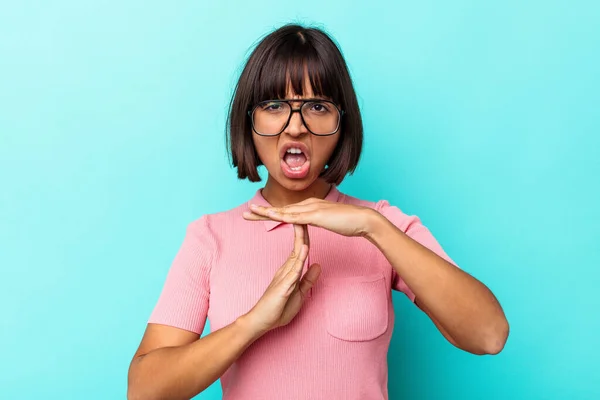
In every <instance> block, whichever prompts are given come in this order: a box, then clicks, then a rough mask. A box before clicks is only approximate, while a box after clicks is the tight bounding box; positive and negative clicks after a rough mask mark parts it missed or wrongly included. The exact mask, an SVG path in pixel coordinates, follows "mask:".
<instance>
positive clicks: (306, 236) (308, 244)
mask: <svg viewBox="0 0 600 400" xmlns="http://www.w3.org/2000/svg"><path fill="white" fill-rule="evenodd" d="M302 228H303V229H304V243H305V244H306V245H307V246H308V249H309V250H310V237H309V236H308V225H302Z"/></svg>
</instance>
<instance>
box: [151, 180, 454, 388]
mask: <svg viewBox="0 0 600 400" xmlns="http://www.w3.org/2000/svg"><path fill="white" fill-rule="evenodd" d="M326 200H329V201H337V202H341V203H346V204H355V205H362V206H367V207H371V208H375V209H377V210H378V211H379V212H381V213H382V214H383V215H384V216H386V217H387V218H388V219H389V220H390V221H391V222H392V223H394V224H395V225H396V226H397V227H398V228H399V229H400V230H402V231H403V232H405V233H406V234H407V235H408V236H410V237H412V238H413V239H415V240H416V241H418V242H420V243H421V244H423V245H424V246H426V247H428V248H429V249H431V250H433V251H434V252H435V253H437V254H438V255H440V256H442V257H444V258H445V259H447V260H449V261H452V260H450V259H449V258H448V256H447V255H446V254H445V253H444V251H443V250H442V248H441V247H440V245H439V244H438V243H437V241H436V240H435V239H434V237H433V236H432V235H431V233H430V232H429V230H427V228H425V227H424V226H423V225H422V224H421V223H420V221H419V219H418V218H417V217H416V216H408V215H406V214H404V213H402V212H401V211H400V210H399V209H398V208H397V207H394V206H390V204H389V203H388V202H387V201H385V200H382V201H379V202H377V203H372V202H367V201H362V200H359V199H356V198H353V197H350V196H346V195H344V194H342V193H340V192H339V191H338V189H337V188H336V187H332V189H331V190H330V192H329V194H328V195H327V197H326ZM250 203H255V204H261V205H268V203H267V201H266V200H265V199H264V198H263V197H262V195H261V192H260V190H258V191H257V192H256V195H255V196H254V198H253V199H252V200H251V201H250V202H248V203H245V204H243V205H241V206H239V207H237V208H235V209H233V210H230V211H226V212H222V213H218V214H211V215H205V216H203V217H202V218H200V219H198V220H196V221H194V222H192V223H191V224H190V225H189V226H188V229H187V234H186V236H185V239H184V241H183V244H182V246H181V248H180V250H179V252H178V254H177V256H176V257H175V260H174V262H173V264H172V266H171V269H170V271H169V274H168V276H167V279H166V282H165V285H164V288H163V291H162V294H161V296H160V298H159V300H158V303H157V304H156V307H155V309H154V311H153V313H152V315H151V316H150V319H149V322H150V323H157V324H165V325H171V326H174V327H177V328H181V329H186V330H189V331H193V332H196V333H198V334H201V333H202V331H203V329H204V324H205V321H206V318H207V317H208V319H209V321H210V328H211V331H215V330H218V329H220V328H222V327H224V326H226V325H228V324H230V323H232V322H233V321H235V319H236V318H238V317H239V316H240V315H242V314H245V313H246V312H248V311H249V310H250V309H251V308H252V307H253V306H254V305H255V304H256V302H257V301H258V299H259V298H260V297H261V295H262V294H263V293H264V291H265V289H266V287H267V286H268V285H269V283H270V282H271V279H272V278H273V275H274V274H275V271H276V270H277V269H278V268H279V267H280V266H281V265H282V264H283V262H284V261H285V260H286V258H287V257H288V256H289V254H290V252H291V250H292V247H293V237H294V233H293V227H292V226H291V225H289V224H283V223H277V222H273V221H264V222H253V221H246V220H244V219H243V217H242V213H243V212H244V211H245V210H248V209H249V204H250ZM308 231H309V236H310V244H311V247H310V253H309V257H308V260H307V263H306V265H305V269H306V267H307V266H308V265H310V264H313V263H319V264H320V265H321V267H322V273H321V276H320V278H319V280H318V282H317V283H316V285H315V286H314V287H313V288H312V290H311V293H310V296H309V298H307V299H306V302H305V304H304V305H303V307H302V309H301V310H300V313H299V314H298V315H297V316H296V317H295V318H294V319H293V320H292V322H291V323H290V324H288V325H287V326H285V327H281V328H278V329H275V330H273V331H270V332H268V333H267V334H266V335H264V336H263V337H261V338H260V339H259V340H257V341H256V342H254V343H253V344H252V345H251V346H250V347H249V348H248V349H247V350H246V351H245V352H244V354H243V355H242V356H241V357H240V358H239V359H238V360H237V361H236V362H235V363H234V364H233V365H232V366H231V367H230V368H229V369H228V370H227V371H226V372H225V374H224V375H223V376H222V377H221V385H222V388H223V399H224V400H241V399H244V400H247V399H250V400H262V399H264V400H321V399H327V400H337V399H340V400H354V399H356V400H381V399H387V398H388V390H387V384H388V375H387V374H388V368H387V352H388V348H389V343H390V339H391V336H392V330H393V327H394V310H393V307H392V298H391V289H395V290H398V291H401V292H404V293H405V294H406V296H407V297H408V298H409V299H410V300H411V301H414V298H415V295H414V294H413V292H412V291H411V290H410V288H408V287H407V285H406V284H405V283H404V281H403V280H402V279H401V278H400V277H399V276H398V275H397V274H396V273H395V271H394V269H393V268H392V266H391V265H390V264H389V262H388V261H387V260H386V259H385V257H384V256H383V255H382V254H381V252H380V251H379V250H378V249H377V248H376V247H375V246H374V245H373V244H371V243H370V242H368V241H367V240H366V239H364V238H361V237H355V238H348V237H344V236H341V235H338V234H335V233H332V232H329V231H327V230H324V229H321V228H315V227H309V228H308ZM207 362H210V360H207Z"/></svg>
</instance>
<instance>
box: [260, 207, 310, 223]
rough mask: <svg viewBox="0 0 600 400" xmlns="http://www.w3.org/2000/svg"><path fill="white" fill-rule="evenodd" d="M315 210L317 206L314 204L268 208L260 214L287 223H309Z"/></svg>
mask: <svg viewBox="0 0 600 400" xmlns="http://www.w3.org/2000/svg"><path fill="white" fill-rule="evenodd" d="M317 210H318V206H315V205H306V206H289V207H285V208H282V209H268V210H266V211H265V213H264V214H261V215H264V216H265V217H269V218H271V219H273V220H275V221H281V222H285V223H288V224H299V225H309V224H312V223H313V220H314V216H315V213H316V211H317Z"/></svg>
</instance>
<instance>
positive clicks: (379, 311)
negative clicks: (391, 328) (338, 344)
mask: <svg viewBox="0 0 600 400" xmlns="http://www.w3.org/2000/svg"><path fill="white" fill-rule="evenodd" d="M323 284H324V285H323V292H324V297H325V299H324V300H325V301H324V304H325V323H326V328H327V332H328V333H329V334H330V335H331V336H334V337H336V338H338V339H342V340H347V341H353V342H357V341H366V340H373V339H375V338H377V337H379V336H381V335H383V334H384V333H385V332H386V331H387V328H388V293H387V289H386V283H385V277H384V276H383V274H381V273H378V274H371V275H365V276H356V277H345V278H330V279H327V280H326V281H324V282H323Z"/></svg>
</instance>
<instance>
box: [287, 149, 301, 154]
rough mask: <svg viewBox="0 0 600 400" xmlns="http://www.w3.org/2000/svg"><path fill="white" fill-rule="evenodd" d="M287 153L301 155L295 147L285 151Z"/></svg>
mask: <svg viewBox="0 0 600 400" xmlns="http://www.w3.org/2000/svg"><path fill="white" fill-rule="evenodd" d="M287 153H290V154H300V153H302V150H300V149H298V148H296V147H291V148H289V149H287Z"/></svg>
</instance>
